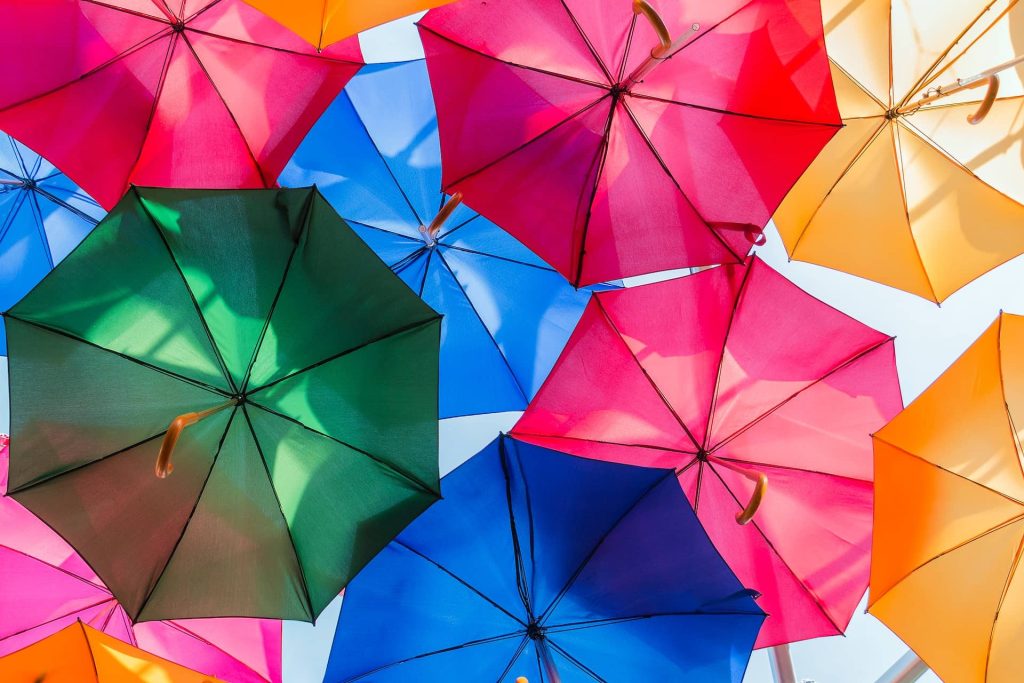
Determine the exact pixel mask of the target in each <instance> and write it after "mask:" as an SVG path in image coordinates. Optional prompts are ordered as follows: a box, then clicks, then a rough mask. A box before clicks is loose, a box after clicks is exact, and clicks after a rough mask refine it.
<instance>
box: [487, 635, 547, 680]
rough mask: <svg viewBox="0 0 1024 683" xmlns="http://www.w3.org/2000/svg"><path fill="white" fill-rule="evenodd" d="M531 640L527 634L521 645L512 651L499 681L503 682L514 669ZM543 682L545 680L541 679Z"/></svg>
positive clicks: (499, 676)
mask: <svg viewBox="0 0 1024 683" xmlns="http://www.w3.org/2000/svg"><path fill="white" fill-rule="evenodd" d="M529 642H530V639H529V637H526V636H524V637H523V639H522V640H521V641H520V642H519V647H517V648H516V651H515V652H513V653H512V659H510V660H509V661H508V664H506V665H505V669H504V671H502V672H501V673H500V674H499V675H498V678H497V683H502V681H504V680H505V677H506V676H508V672H509V671H511V670H512V667H513V666H515V663H516V661H517V660H518V659H519V657H520V656H521V655H522V654H523V650H525V649H526V646H527V644H528V643H529ZM541 683H543V681H541Z"/></svg>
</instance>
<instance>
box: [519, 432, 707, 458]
mask: <svg viewBox="0 0 1024 683" xmlns="http://www.w3.org/2000/svg"><path fill="white" fill-rule="evenodd" d="M512 436H514V437H516V438H522V437H531V436H534V437H539V438H542V439H562V440H565V441H582V442H584V443H599V444H602V445H605V446H621V447H623V448H645V449H648V450H655V451H664V452H667V453H680V454H682V455H690V456H694V455H697V453H696V451H684V450H680V449H678V448H669V447H668V446H651V445H648V444H642V443H622V442H620V441H602V440H601V439H591V438H589V437H578V436H562V435H558V434H536V433H534V432H521V431H519V430H518V429H516V428H515V427H513V428H512Z"/></svg>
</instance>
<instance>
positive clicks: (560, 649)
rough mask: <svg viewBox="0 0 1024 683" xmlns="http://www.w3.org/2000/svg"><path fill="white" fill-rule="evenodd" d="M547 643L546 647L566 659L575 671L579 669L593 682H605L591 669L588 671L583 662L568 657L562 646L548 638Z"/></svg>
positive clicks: (570, 656)
mask: <svg viewBox="0 0 1024 683" xmlns="http://www.w3.org/2000/svg"><path fill="white" fill-rule="evenodd" d="M547 643H548V645H549V646H550V647H551V648H552V649H553V650H556V651H557V652H558V654H560V655H562V656H563V657H565V658H566V659H567V660H569V662H570V663H571V664H572V665H573V666H575V667H576V668H577V669H579V670H580V671H582V672H583V673H585V674H587V675H588V676H590V677H591V678H593V679H594V680H595V681H598V683H606V682H605V680H604V679H603V678H601V677H600V676H599V675H597V672H595V671H592V670H591V669H590V668H589V667H588V666H586V665H585V664H583V662H581V661H580V660H578V659H576V658H575V657H573V656H572V655H570V654H569V653H568V652H567V651H566V650H565V648H563V647H562V646H560V645H559V644H558V643H556V642H555V641H553V640H551V639H550V638H548V639H547Z"/></svg>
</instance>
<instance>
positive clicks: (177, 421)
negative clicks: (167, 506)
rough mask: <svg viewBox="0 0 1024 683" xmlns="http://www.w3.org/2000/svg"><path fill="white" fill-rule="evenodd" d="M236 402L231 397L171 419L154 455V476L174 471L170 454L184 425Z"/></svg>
mask: <svg viewBox="0 0 1024 683" xmlns="http://www.w3.org/2000/svg"><path fill="white" fill-rule="evenodd" d="M237 404H238V399H234V398H233V399H231V400H230V401H228V402H227V403H225V404H223V405H219V406H216V407H213V408H209V409H207V410H202V411H199V412H198V413H184V414H182V415H179V416H178V417H176V418H174V419H173V420H171V424H170V425H169V426H168V427H167V433H166V434H164V440H163V441H162V442H161V443H160V452H159V453H157V456H156V476H158V477H159V478H161V479H166V478H167V475H169V474H170V473H171V472H173V471H174V463H172V462H171V455H173V453H174V447H175V446H177V445H178V438H179V437H181V432H182V430H184V429H185V427H188V426H189V425H193V424H195V423H196V422H199V421H200V420H202V419H203V418H207V417H209V416H210V415H213V414H214V413H219V412H220V411H222V410H224V409H225V408H230V407H232V406H235V405H237Z"/></svg>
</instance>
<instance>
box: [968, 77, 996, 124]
mask: <svg viewBox="0 0 1024 683" xmlns="http://www.w3.org/2000/svg"><path fill="white" fill-rule="evenodd" d="M986 80H988V90H986V91H985V99H983V100H982V101H981V105H980V106H979V107H978V111H976V112H974V113H973V114H971V115H970V116H968V117H967V122H968V123H969V124H971V125H972V126H976V125H978V124H979V123H981V122H982V121H984V120H985V117H986V116H988V113H989V112H990V111H991V110H992V105H993V104H995V102H996V97H997V96H998V95H999V75H998V74H992V75H991V76H989V77H988V79H986Z"/></svg>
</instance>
